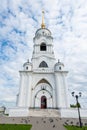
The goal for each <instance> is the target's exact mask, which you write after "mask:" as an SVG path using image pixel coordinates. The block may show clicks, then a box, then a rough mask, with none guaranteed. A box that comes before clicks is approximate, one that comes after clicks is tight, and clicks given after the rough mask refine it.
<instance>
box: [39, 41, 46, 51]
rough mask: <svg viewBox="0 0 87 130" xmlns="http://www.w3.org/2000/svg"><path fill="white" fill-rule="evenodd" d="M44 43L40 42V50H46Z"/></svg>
mask: <svg viewBox="0 0 87 130" xmlns="http://www.w3.org/2000/svg"><path fill="white" fill-rule="evenodd" d="M46 49H47V48H46V44H45V43H44V42H42V43H41V45H40V51H46Z"/></svg>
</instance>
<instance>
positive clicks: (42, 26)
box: [41, 10, 45, 28]
mask: <svg viewBox="0 0 87 130" xmlns="http://www.w3.org/2000/svg"><path fill="white" fill-rule="evenodd" d="M41 28H45V23H44V10H42V24H41Z"/></svg>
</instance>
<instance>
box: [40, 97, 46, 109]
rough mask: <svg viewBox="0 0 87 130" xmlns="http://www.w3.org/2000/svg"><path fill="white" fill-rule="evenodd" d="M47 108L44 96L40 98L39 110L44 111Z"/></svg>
mask: <svg viewBox="0 0 87 130" xmlns="http://www.w3.org/2000/svg"><path fill="white" fill-rule="evenodd" d="M46 108H47V98H46V96H42V97H41V109H46Z"/></svg>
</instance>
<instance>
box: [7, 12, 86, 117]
mask: <svg viewBox="0 0 87 130" xmlns="http://www.w3.org/2000/svg"><path fill="white" fill-rule="evenodd" d="M42 14H43V15H42V24H41V28H39V29H38V30H37V31H36V33H35V36H34V38H33V42H34V45H33V53H32V59H31V62H30V61H29V60H27V62H26V63H24V64H23V69H22V70H21V71H19V73H20V86H19V93H18V95H17V106H16V107H15V108H9V112H8V113H9V116H11V117H18V116H19V117H20V116H33V115H34V116H35V114H36V116H43V115H41V114H42V112H44V111H45V110H48V111H50V110H51V112H50V114H49V115H51V114H52V112H53V111H54V112H53V115H51V116H60V117H70V118H78V112H77V109H75V108H70V104H69V101H68V86H67V81H66V76H67V74H68V71H66V70H65V68H64V64H63V63H61V62H60V60H58V61H57V60H56V59H55V55H54V49H53V37H52V34H51V31H50V30H49V29H48V28H46V26H45V23H44V12H43V13H42ZM35 110H39V111H36V113H35ZM48 111H47V112H48ZM38 112H39V113H38ZM55 112H56V113H55ZM58 113H59V114H58ZM45 115H46V116H49V115H47V113H45ZM81 116H82V117H87V109H85V110H84V109H81Z"/></svg>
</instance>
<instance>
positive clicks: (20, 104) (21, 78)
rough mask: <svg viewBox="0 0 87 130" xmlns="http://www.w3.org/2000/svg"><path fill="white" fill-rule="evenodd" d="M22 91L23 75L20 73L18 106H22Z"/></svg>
mask: <svg viewBox="0 0 87 130" xmlns="http://www.w3.org/2000/svg"><path fill="white" fill-rule="evenodd" d="M23 91H24V73H22V72H20V88H19V100H18V106H23V98H24V96H23Z"/></svg>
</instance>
